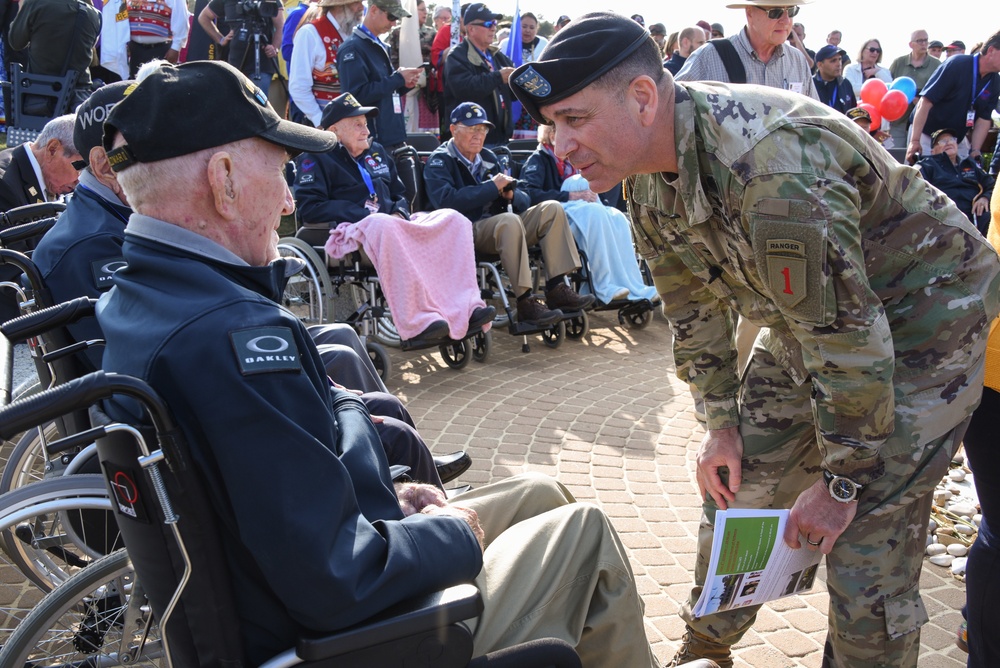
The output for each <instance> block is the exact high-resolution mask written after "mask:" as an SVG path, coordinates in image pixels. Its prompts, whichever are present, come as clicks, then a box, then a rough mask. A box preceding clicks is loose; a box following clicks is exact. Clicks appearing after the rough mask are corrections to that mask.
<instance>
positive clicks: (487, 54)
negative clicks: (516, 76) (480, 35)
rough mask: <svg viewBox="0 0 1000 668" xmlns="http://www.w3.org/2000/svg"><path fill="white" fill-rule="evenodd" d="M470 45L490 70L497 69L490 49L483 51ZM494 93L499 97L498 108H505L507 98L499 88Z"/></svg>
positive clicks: (494, 70)
mask: <svg viewBox="0 0 1000 668" xmlns="http://www.w3.org/2000/svg"><path fill="white" fill-rule="evenodd" d="M470 46H472V48H473V49H475V50H476V53H478V54H479V57H480V58H482V59H483V62H484V63H486V64H487V65H489V67H490V72H496V70H497V64H496V63H495V62H493V56H491V55H490V50H489V49H487V50H486V51H485V52H483V51H480V50H479V48H478V47H476V46H475V45H471V44H470ZM496 93H497V97H498V98H500V108H501V109H506V108H507V100H505V99H504V96H503V93H502V92H501V90H500V89H498V90H497V91H496Z"/></svg>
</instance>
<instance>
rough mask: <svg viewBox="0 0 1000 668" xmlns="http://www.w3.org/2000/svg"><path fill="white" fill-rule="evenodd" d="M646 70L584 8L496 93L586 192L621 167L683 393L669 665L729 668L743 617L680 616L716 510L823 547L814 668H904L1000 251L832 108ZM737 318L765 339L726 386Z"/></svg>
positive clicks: (645, 62)
mask: <svg viewBox="0 0 1000 668" xmlns="http://www.w3.org/2000/svg"><path fill="white" fill-rule="evenodd" d="M595 45H601V46H600V47H599V48H598V49H597V50H596V51H595ZM656 56H657V53H656V50H655V43H654V42H653V40H652V39H651V38H649V36H648V35H645V34H644V31H643V30H642V29H641V27H638V26H636V25H635V24H633V22H631V21H628V20H627V19H625V18H623V17H620V16H618V15H615V14H606V13H597V14H590V15H587V16H585V17H583V18H581V19H578V20H577V21H574V22H573V23H572V24H571V25H570V26H567V27H566V28H565V29H564V30H562V31H560V32H559V34H558V35H557V36H556V37H555V38H554V39H553V41H552V42H551V43H550V45H549V47H548V49H547V50H546V52H545V54H544V56H543V59H542V61H541V62H534V63H530V64H526V65H525V66H522V67H521V68H519V69H518V70H517V71H516V72H515V73H514V74H513V75H512V76H511V82H512V84H513V88H514V90H515V92H516V94H517V96H518V98H519V99H520V100H521V102H522V103H523V104H525V106H526V108H528V109H529V111H530V112H531V113H532V115H533V116H534V117H535V118H536V120H539V121H540V122H550V123H551V122H554V123H555V125H556V127H557V135H556V136H557V146H556V153H557V155H560V156H561V157H563V158H565V159H568V160H570V161H571V162H572V163H573V164H574V165H575V166H577V167H578V168H580V169H581V171H582V173H583V175H584V176H585V177H586V178H587V179H588V180H589V181H590V182H591V184H592V187H593V188H594V189H595V190H606V189H608V188H610V187H611V186H613V185H614V183H615V182H616V181H620V180H621V179H622V178H623V177H626V176H628V177H629V178H628V180H627V183H626V189H627V193H628V198H629V207H630V212H631V216H632V220H633V227H634V235H635V240H636V244H637V247H638V248H639V250H640V252H641V253H642V254H643V256H644V257H645V258H646V259H647V261H649V263H650V266H651V267H652V269H653V275H654V280H655V282H656V286H657V288H658V290H659V292H660V294H661V295H662V296H663V304H664V313H665V314H666V316H667V318H668V320H669V322H670V326H671V328H672V330H673V332H674V360H675V363H676V367H677V374H678V376H679V377H680V378H681V379H682V380H684V381H687V382H689V383H693V384H694V385H695V386H696V387H697V388H698V390H700V391H701V392H702V393H703V394H704V396H705V399H706V408H707V414H708V415H707V417H708V432H707V434H706V436H705V439H704V441H703V443H702V445H701V448H700V451H699V454H698V461H697V478H698V485H699V488H700V490H701V492H702V494H703V497H704V498H705V500H706V501H705V507H704V509H705V515H704V518H703V522H702V527H701V531H700V535H699V548H700V554H699V561H698V564H697V567H696V573H695V579H696V586H695V588H694V589H693V591H692V593H691V598H690V601H689V604H688V605H687V606H686V607H685V608H684V609H683V610H682V611H681V616H682V617H683V618H684V620H685V622H686V623H687V633H686V635H685V641H686V642H685V645H684V647H682V649H681V651H680V652H679V653H678V656H677V657H676V658H675V661H681V660H687V659H689V658H693V657H695V656H708V657H710V658H714V659H715V660H716V661H718V662H719V663H720V665H722V666H731V665H732V659H731V657H730V652H729V647H730V646H731V645H732V644H733V643H735V642H737V641H738V640H739V639H740V638H741V637H742V635H743V634H744V633H745V632H746V631H747V630H748V629H749V628H750V626H751V625H752V623H753V621H754V618H755V615H756V612H757V608H756V607H753V608H744V609H740V610H736V611H730V612H725V613H722V614H715V615H710V616H706V617H703V618H700V619H695V618H694V617H693V616H692V614H691V605H693V603H694V602H695V601H696V600H697V599H698V595H699V594H700V591H701V585H702V583H703V582H704V578H705V570H706V565H707V563H706V562H707V555H708V552H709V549H710V547H711V540H712V522H713V519H714V514H715V510H716V509H717V508H719V507H722V508H726V507H729V506H732V507H750V508H765V507H777V508H791V515H790V520H789V522H788V525H787V529H786V532H785V536H784V540H785V542H786V543H788V544H789V545H790V546H791V547H793V548H799V549H811V550H815V549H818V550H820V551H821V552H823V553H824V554H826V555H827V567H828V583H827V584H828V589H829V592H830V611H829V618H830V626H829V633H828V636H827V642H826V647H825V650H824V665H825V666H851V667H854V666H886V667H888V666H892V667H894V668H895V667H899V666H916V663H917V653H918V649H919V635H920V634H919V630H920V627H921V625H922V624H923V623H924V622H925V621H926V620H927V615H926V612H925V611H924V608H923V604H922V602H921V599H920V596H919V593H918V586H917V585H918V580H919V577H920V568H921V564H922V559H921V557H922V554H923V548H924V545H925V539H926V527H927V519H928V514H929V511H930V505H931V498H932V497H931V495H932V491H933V489H934V487H935V485H936V483H937V482H938V481H940V480H941V478H942V476H943V474H944V473H945V472H946V470H947V468H948V464H949V462H950V460H951V456H952V454H953V452H954V451H955V449H956V448H957V446H958V444H959V442H960V440H961V436H962V434H963V432H964V429H965V425H966V424H967V418H968V416H969V414H970V413H971V411H972V409H973V408H974V407H975V406H976V404H977V403H978V401H979V397H980V393H981V389H982V374H983V353H984V349H985V333H986V330H987V329H988V323H990V321H991V320H992V319H993V317H995V316H996V315H997V312H998V310H1000V304H998V297H1000V260H998V258H997V255H996V253H995V252H994V251H993V249H992V248H991V247H990V246H989V245H988V244H987V243H986V242H985V240H984V239H983V238H982V237H981V236H980V235H979V234H978V232H977V231H976V230H975V228H974V227H973V226H972V225H971V224H970V223H969V221H968V219H967V218H965V216H963V215H962V213H961V212H960V211H959V210H958V209H957V208H956V207H955V206H954V205H953V204H952V203H951V202H950V201H949V200H948V199H947V198H945V197H944V196H943V195H942V194H941V193H940V192H938V191H936V190H934V189H932V188H930V187H929V186H928V185H927V183H926V182H925V181H924V180H923V179H922V178H921V177H920V175H919V172H917V171H916V170H914V169H912V168H910V167H907V166H903V165H899V164H897V163H896V162H895V161H894V160H893V159H892V158H891V157H890V156H889V154H888V153H886V152H885V151H884V150H883V149H882V148H881V147H879V146H878V145H877V144H876V143H875V142H874V141H873V140H872V139H871V138H870V137H869V136H867V135H866V134H865V133H864V132H862V131H860V130H859V129H858V128H857V127H856V126H855V125H854V124H853V123H852V122H851V121H850V120H849V119H847V118H845V117H844V116H843V115H841V114H838V113H836V112H834V111H832V110H830V109H829V108H828V107H826V106H824V105H821V104H818V103H816V102H814V101H812V100H809V99H807V98H805V97H803V96H798V95H793V94H789V93H787V92H784V91H780V90H774V89H771V88H763V87H757V86H730V85H726V84H715V83H677V82H674V81H673V80H672V78H671V76H670V74H669V73H666V72H664V71H663V70H662V67H660V65H659V61H658V59H657V57H656ZM736 314H739V315H742V316H744V317H745V318H748V319H749V320H750V321H752V322H754V323H755V324H757V325H760V326H762V327H765V328H767V329H765V330H764V332H763V335H762V336H761V338H760V339H759V340H758V342H757V345H756V347H755V349H754V354H753V357H752V360H751V363H750V366H749V368H748V370H747V371H746V373H745V375H744V377H743V379H742V382H741V379H740V378H739V377H738V375H737V372H736V351H735V348H734V343H733V329H734V322H735V317H736ZM831 478H832V479H833V481H832V484H831ZM672 665H673V664H672Z"/></svg>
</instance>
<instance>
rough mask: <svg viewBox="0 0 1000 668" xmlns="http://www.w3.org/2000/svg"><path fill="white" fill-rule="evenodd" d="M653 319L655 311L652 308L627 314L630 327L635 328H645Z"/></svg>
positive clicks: (626, 317) (626, 320) (626, 319)
mask: <svg viewBox="0 0 1000 668" xmlns="http://www.w3.org/2000/svg"><path fill="white" fill-rule="evenodd" d="M652 319H653V312H652V311H650V310H646V311H630V312H629V313H627V314H625V322H626V323H627V324H628V326H629V327H632V328H634V329H643V328H644V327H646V326H647V325H648V324H649V323H650V321H652Z"/></svg>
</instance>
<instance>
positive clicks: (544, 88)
mask: <svg viewBox="0 0 1000 668" xmlns="http://www.w3.org/2000/svg"><path fill="white" fill-rule="evenodd" d="M514 83H516V84H517V85H518V86H520V87H521V88H523V89H524V90H525V91H527V92H528V94H530V95H534V96H535V97H547V96H548V95H549V93H551V92H552V84H550V83H549V82H548V81H546V80H545V77H543V76H542V75H541V74H539V73H538V72H537V71H535V68H533V67H529V68H528V69H526V70H525V71H523V72H521V74H519V75H518V77H517V78H516V79H514Z"/></svg>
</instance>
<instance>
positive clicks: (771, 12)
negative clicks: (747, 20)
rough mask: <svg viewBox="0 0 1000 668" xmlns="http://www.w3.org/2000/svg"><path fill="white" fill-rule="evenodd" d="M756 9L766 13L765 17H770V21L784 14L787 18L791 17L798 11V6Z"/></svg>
mask: <svg viewBox="0 0 1000 668" xmlns="http://www.w3.org/2000/svg"><path fill="white" fill-rule="evenodd" d="M757 9H759V10H760V11H762V12H764V13H765V14H767V18H769V19H771V20H772V21H777V20H778V19H780V18H781V17H782V16H784V15H785V14H788V18H792V17H793V16H795V15H796V14H798V13H799V8H798V7H775V8H773V9H764V8H763V7H758V8H757Z"/></svg>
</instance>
